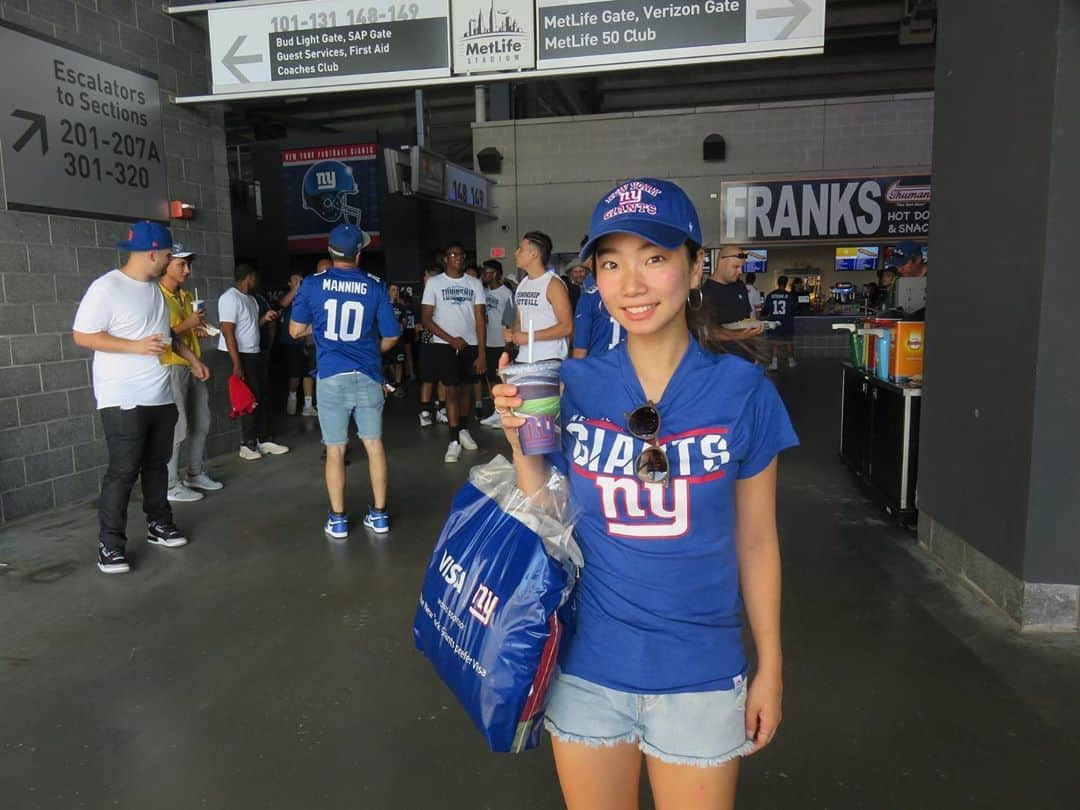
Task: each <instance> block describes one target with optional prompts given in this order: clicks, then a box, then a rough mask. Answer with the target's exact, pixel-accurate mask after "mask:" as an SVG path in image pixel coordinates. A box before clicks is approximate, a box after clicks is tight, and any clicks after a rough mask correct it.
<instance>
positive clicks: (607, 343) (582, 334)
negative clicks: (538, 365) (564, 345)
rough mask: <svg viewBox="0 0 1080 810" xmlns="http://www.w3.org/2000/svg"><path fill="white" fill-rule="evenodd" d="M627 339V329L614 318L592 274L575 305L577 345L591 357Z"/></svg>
mask: <svg viewBox="0 0 1080 810" xmlns="http://www.w3.org/2000/svg"><path fill="white" fill-rule="evenodd" d="M625 340H626V330H625V329H623V328H622V326H621V325H620V324H619V322H618V321H617V320H615V319H614V318H612V317H611V314H610V313H609V312H608V311H607V307H605V306H604V302H603V301H602V300H601V298H600V293H599V292H598V291H597V289H596V282H595V281H594V280H593V277H592V276H589V277H588V278H587V279H586V280H585V284H583V285H582V291H581V297H580V298H578V302H577V306H576V307H575V308H574V348H575V349H586V350H587V353H588V356H589V357H592V356H593V355H596V354H603V353H604V352H607V351H611V350H612V349H614V348H615V347H616V346H618V345H620V344H622V343H623V342H624V341H625Z"/></svg>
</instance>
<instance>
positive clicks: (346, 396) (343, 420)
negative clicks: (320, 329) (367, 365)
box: [316, 371, 384, 444]
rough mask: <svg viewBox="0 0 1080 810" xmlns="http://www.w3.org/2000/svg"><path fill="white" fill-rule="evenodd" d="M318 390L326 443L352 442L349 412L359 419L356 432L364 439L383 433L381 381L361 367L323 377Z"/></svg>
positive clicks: (320, 420)
mask: <svg viewBox="0 0 1080 810" xmlns="http://www.w3.org/2000/svg"><path fill="white" fill-rule="evenodd" d="M316 391H317V393H318V397H319V427H320V428H322V436H323V442H324V443H325V444H348V443H349V417H350V416H351V417H353V418H354V419H355V420H356V434H357V435H358V436H359V437H360V438H361V439H378V438H381V437H382V409H383V401H384V398H383V387H382V383H379V382H376V381H375V380H373V379H371V377H369V376H367V375H366V374H362V373H361V372H359V371H346V372H344V373H342V374H335V375H334V376H333V377H320V378H319V383H318V388H317V389H316Z"/></svg>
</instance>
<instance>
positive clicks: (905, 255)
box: [888, 241, 923, 264]
mask: <svg viewBox="0 0 1080 810" xmlns="http://www.w3.org/2000/svg"><path fill="white" fill-rule="evenodd" d="M922 250H923V249H922V245H920V244H919V243H918V242H911V241H906V242H900V243H899V244H898V245H897V246H896V247H894V248H893V249H892V255H890V256H889V259H888V261H889V263H890V264H894V263H899V264H906V263H907V261H908V260H909V259H921V258H922V255H923V252H922Z"/></svg>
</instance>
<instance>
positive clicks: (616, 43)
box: [536, 0, 825, 70]
mask: <svg viewBox="0 0 1080 810" xmlns="http://www.w3.org/2000/svg"><path fill="white" fill-rule="evenodd" d="M536 14H537V21H536V30H537V39H538V46H537V59H536V64H537V67H538V68H540V69H541V70H543V69H560V68H584V67H604V66H617V67H622V68H626V67H631V66H633V65H636V64H640V63H641V62H643V61H663V62H670V61H672V60H693V59H700V60H708V61H714V60H719V59H724V58H740V59H746V58H751V57H754V56H768V55H775V54H776V53H777V52H783V51H790V50H794V51H801V50H807V49H810V50H815V49H820V48H822V47H823V46H824V41H825V0H700V2H698V1H697V0H694V1H693V2H654V1H653V0H585V2H581V0H575V1H573V2H568V0H537V3H536Z"/></svg>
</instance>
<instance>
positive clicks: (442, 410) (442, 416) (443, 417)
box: [435, 408, 450, 425]
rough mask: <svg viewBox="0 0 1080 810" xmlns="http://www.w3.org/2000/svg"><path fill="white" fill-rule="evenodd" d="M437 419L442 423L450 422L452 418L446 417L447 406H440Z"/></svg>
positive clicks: (436, 414)
mask: <svg viewBox="0 0 1080 810" xmlns="http://www.w3.org/2000/svg"><path fill="white" fill-rule="evenodd" d="M435 421H436V422H438V423H439V424H440V425H449V424H450V420H449V419H447V418H446V408H439V410H437V411H436V412H435Z"/></svg>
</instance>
